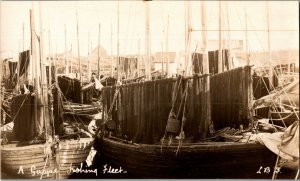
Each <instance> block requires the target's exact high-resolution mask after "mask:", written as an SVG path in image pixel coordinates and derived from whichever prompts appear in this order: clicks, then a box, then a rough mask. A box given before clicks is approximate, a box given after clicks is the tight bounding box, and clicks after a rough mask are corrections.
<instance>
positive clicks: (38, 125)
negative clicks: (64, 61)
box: [30, 2, 44, 135]
mask: <svg viewBox="0 0 300 181" xmlns="http://www.w3.org/2000/svg"><path fill="white" fill-rule="evenodd" d="M33 3H34V2H31V10H30V29H31V54H32V61H31V62H32V63H34V65H32V69H34V70H35V71H32V78H33V82H34V88H35V91H34V92H35V93H36V98H35V99H34V110H35V111H34V120H35V121H34V122H35V123H36V124H35V130H36V132H37V135H41V134H42V132H43V126H44V125H43V122H42V121H41V120H40V119H39V113H40V112H41V111H40V107H38V98H39V97H40V95H41V91H40V85H39V82H40V81H39V75H40V74H39V72H38V70H39V59H38V58H37V55H36V53H37V52H36V35H35V23H34V22H35V21H34V4H33Z"/></svg>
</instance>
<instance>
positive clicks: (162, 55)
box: [161, 41, 164, 75]
mask: <svg viewBox="0 0 300 181" xmlns="http://www.w3.org/2000/svg"><path fill="white" fill-rule="evenodd" d="M161 71H162V74H163V75H164V42H163V41H162V42H161Z"/></svg>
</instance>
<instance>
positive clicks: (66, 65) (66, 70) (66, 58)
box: [65, 25, 69, 74]
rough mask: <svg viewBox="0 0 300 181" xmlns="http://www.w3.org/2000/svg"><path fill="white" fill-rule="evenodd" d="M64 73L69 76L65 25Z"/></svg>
mask: <svg viewBox="0 0 300 181" xmlns="http://www.w3.org/2000/svg"><path fill="white" fill-rule="evenodd" d="M65 67H66V69H65V73H66V74H69V62H68V48H67V27H66V25H65Z"/></svg>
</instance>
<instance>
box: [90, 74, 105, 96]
mask: <svg viewBox="0 0 300 181" xmlns="http://www.w3.org/2000/svg"><path fill="white" fill-rule="evenodd" d="M91 82H94V83H95V86H94V91H93V92H94V93H93V97H94V98H99V97H100V95H101V90H102V88H103V87H104V86H103V85H102V84H101V82H100V81H99V80H98V79H97V76H96V73H94V72H93V73H92V78H91Z"/></svg>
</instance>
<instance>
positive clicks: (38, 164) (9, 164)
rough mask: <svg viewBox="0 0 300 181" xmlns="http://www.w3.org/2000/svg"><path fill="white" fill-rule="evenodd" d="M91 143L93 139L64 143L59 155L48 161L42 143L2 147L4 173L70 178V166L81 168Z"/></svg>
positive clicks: (24, 176) (21, 176) (25, 176)
mask: <svg viewBox="0 0 300 181" xmlns="http://www.w3.org/2000/svg"><path fill="white" fill-rule="evenodd" d="M92 142H93V140H92V139H91V138H82V139H80V140H79V141H77V140H62V141H61V142H60V149H59V153H58V154H57V155H56V156H55V157H53V158H52V159H46V158H45V154H44V145H43V144H38V145H30V146H22V147H17V146H16V144H8V145H2V146H1V164H2V165H1V166H2V171H4V172H5V173H7V174H8V175H10V176H12V178H28V179H41V178H43V179H55V178H58V179H65V178H68V177H69V176H70V172H68V171H69V170H70V167H72V168H76V167H79V166H80V164H81V163H83V162H84V161H85V160H86V158H87V156H88V154H89V151H90V148H91V145H92ZM71 164H72V165H71Z"/></svg>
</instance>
